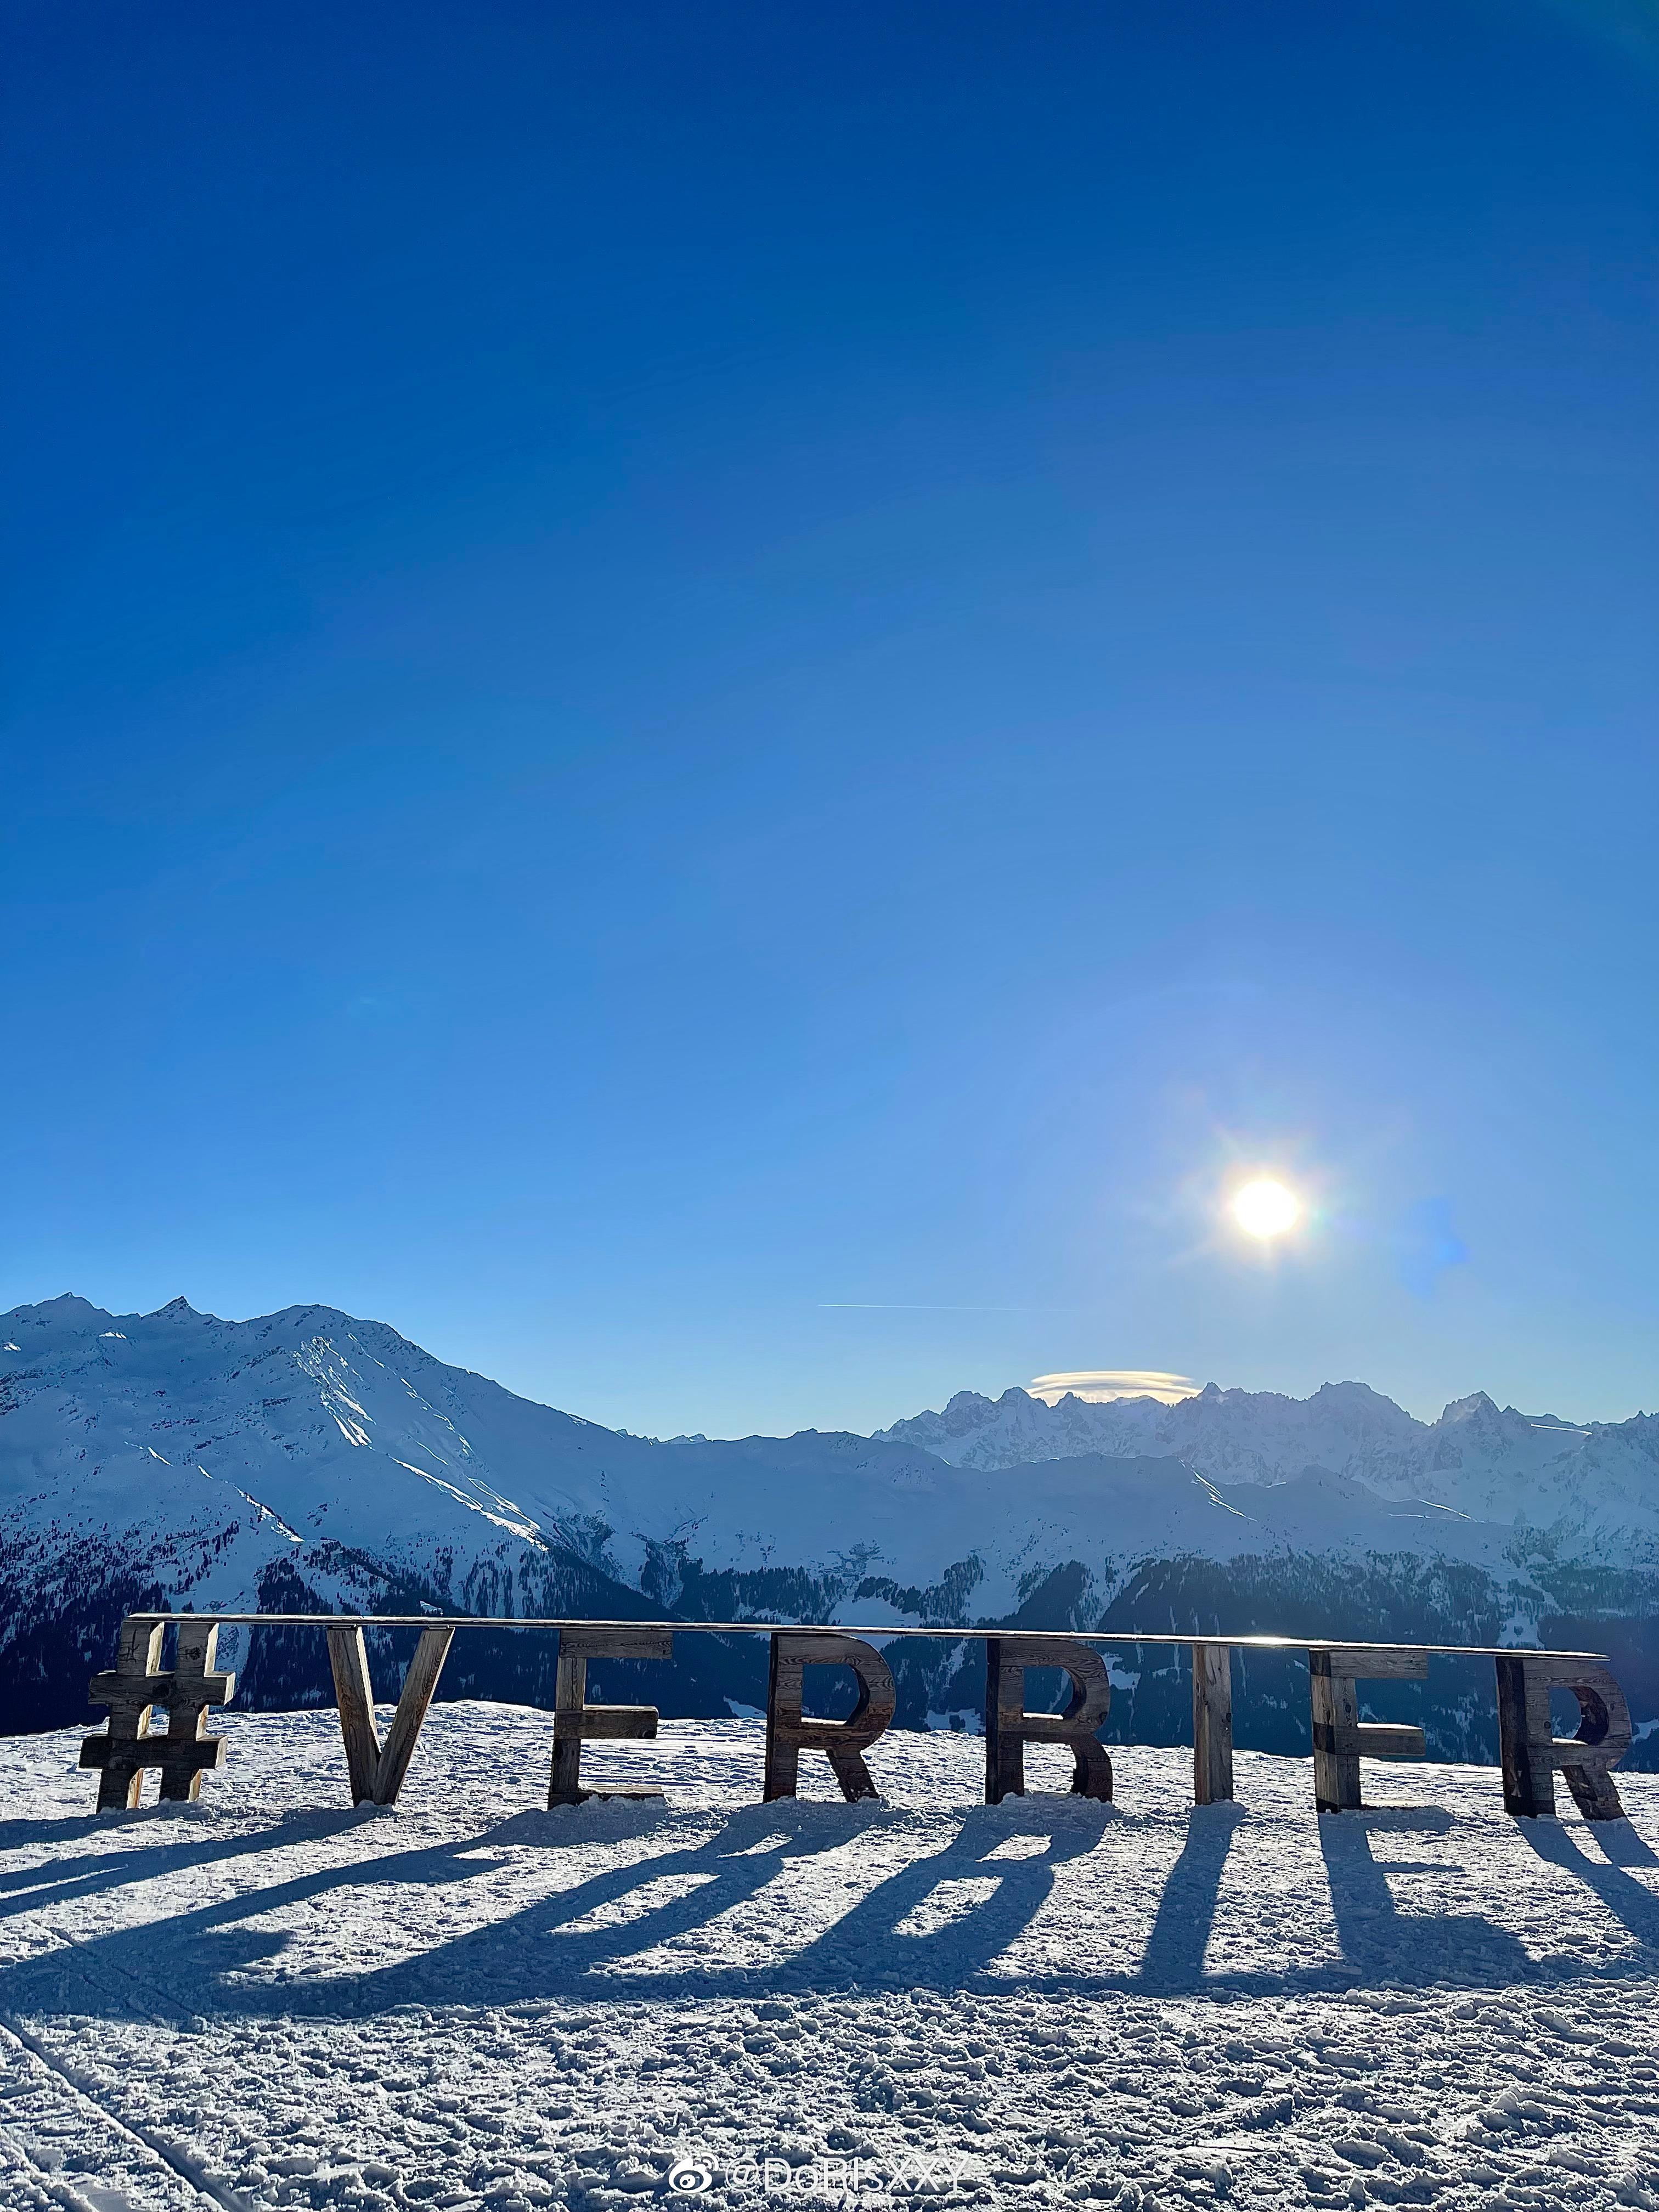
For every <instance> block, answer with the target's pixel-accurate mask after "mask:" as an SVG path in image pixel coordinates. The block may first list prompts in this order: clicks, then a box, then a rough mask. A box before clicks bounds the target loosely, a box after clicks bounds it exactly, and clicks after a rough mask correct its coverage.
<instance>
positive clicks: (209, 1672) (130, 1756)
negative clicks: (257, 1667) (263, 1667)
mask: <svg viewBox="0 0 1659 2212" xmlns="http://www.w3.org/2000/svg"><path fill="white" fill-rule="evenodd" d="M165 1626H166V1624H165V1623H164V1622H162V1621H160V1620H156V1619H155V1616H154V1614H143V1613H135V1614H132V1615H131V1616H130V1617H129V1618H128V1619H127V1620H124V1621H123V1622H122V1624H121V1634H120V1639H119V1642H118V1645H117V1649H116V1659H115V1665H114V1667H113V1668H112V1669H111V1670H110V1671H109V1672H107V1673H106V1674H94V1676H93V1678H92V1680H91V1681H90V1682H89V1683H88V1685H87V1700H88V1704H89V1705H107V1706H108V1707H109V1727H108V1729H106V1732H105V1733H104V1734H103V1735H89V1736H88V1737H86V1738H85V1740H84V1741H82V1746H81V1765H82V1766H83V1767H85V1768H88V1769H90V1768H94V1767H96V1768H98V1769H100V1770H101V1771H100V1775H99V1781H98V1810H99V1811H100V1813H118V1812H123V1811H130V1810H131V1808H133V1807H135V1806H136V1805H137V1804H138V1802H140V1799H141V1798H142V1796H143V1787H144V1771H145V1769H146V1768H148V1767H152V1766H153V1767H158V1768H159V1769H160V1770H161V1798H162V1801H163V1802H173V1803H178V1804H187V1803H189V1802H191V1800H192V1799H193V1798H196V1797H199V1796H200V1795H201V1792H202V1776H203V1774H204V1772H207V1771H210V1770H211V1769H213V1768H215V1767H219V1766H222V1765H224V1763H225V1742H224V1738H223V1737H222V1736H217V1735H209V1734H208V1732H207V1708H208V1707H209V1706H210V1705H224V1704H225V1703H226V1702H227V1701H228V1699H230V1698H231V1697H233V1696H234V1694H235V1690H236V1677H235V1676H234V1674H219V1673H217V1672H216V1670H215V1666H214V1662H215V1659H216V1656H217V1653H218V1645H219V1626H218V1623H217V1622H216V1621H211V1620H195V1619H190V1620H182V1621H180V1622H179V1650H178V1655H177V1658H176V1661H175V1663H174V1665H173V1668H172V1669H171V1671H170V1672H168V1673H167V1674H163V1673H162V1672H161V1637H162V1634H163V1632H164V1629H165ZM157 1705H164V1706H165V1707H166V1708H167V1728H166V1730H165V1731H161V1730H156V1731H154V1732H152V1730H151V1728H150V1716H151V1713H152V1712H153V1711H154V1709H155V1706H157Z"/></svg>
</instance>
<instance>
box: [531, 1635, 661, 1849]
mask: <svg viewBox="0 0 1659 2212" xmlns="http://www.w3.org/2000/svg"><path fill="white" fill-rule="evenodd" d="M673 1656H674V1637H673V1632H672V1630H671V1629H666V1628H562V1629H561V1630H560V1631H559V1669H558V1673H557V1675H556V1677H555V1680H554V1686H553V1771H552V1775H551V1778H550V1781H549V1783H548V1789H547V1802H548V1804H549V1805H550V1806H553V1805H580V1804H584V1803H585V1802H586V1800H587V1799H588V1798H590V1797H660V1796H662V1794H663V1793H662V1791H661V1790H655V1789H632V1790H625V1789H622V1788H617V1787H612V1786H610V1785H606V1786H605V1787H602V1788H600V1789H598V1790H588V1789H586V1788H584V1786H583V1784H582V1744H583V1742H584V1741H591V1740H592V1739H594V1738H599V1739H603V1740H605V1741H610V1742H613V1743H614V1742H616V1741H619V1740H621V1739H625V1738H629V1737H633V1738H636V1739H637V1738H644V1739H646V1740H647V1741H648V1740H649V1739H650V1738H652V1737H654V1735H656V1733H657V1708H656V1707H655V1706H654V1705H589V1704H588V1702H587V1662H588V1661H589V1660H590V1659H671V1658H672V1657H673Z"/></svg>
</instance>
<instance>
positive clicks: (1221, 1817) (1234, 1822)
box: [1140, 1804, 1247, 1996]
mask: <svg viewBox="0 0 1659 2212" xmlns="http://www.w3.org/2000/svg"><path fill="white" fill-rule="evenodd" d="M1246 1817H1247V1816H1246V1814H1245V1812H1244V1808H1243V1806H1242V1805H1226V1804H1223V1805H1194V1808H1193V1809H1192V1811H1191V1813H1190V1814H1188V1819H1187V1840H1186V1842H1185V1843H1184V1844H1182V1847H1181V1857H1179V1858H1178V1859H1177V1860H1176V1863H1175V1864H1174V1865H1173V1866H1172V1867H1171V1868H1170V1871H1169V1875H1168V1876H1167V1878H1166V1880H1165V1881H1164V1893H1163V1895H1162V1896H1161V1897H1160V1898H1159V1899H1158V1917H1157V1918H1156V1919H1155V1920H1154V1921H1153V1923H1152V1935H1151V1936H1149V1937H1148V1939H1147V1942H1146V1956H1145V1958H1144V1959H1143V1960H1141V1962H1140V1982H1141V1985H1142V1987H1143V1988H1144V1989H1145V1990H1146V1991H1147V1993H1148V1994H1149V1995H1152V1996H1171V1995H1174V1994H1175V1993H1176V1992H1177V1991H1180V1990H1195V1989H1197V1987H1198V1986H1199V1984H1200V1981H1201V1980H1202V1978H1203V1974H1204V1952H1205V1948H1206V1945H1207V1944H1208V1942H1209V1940H1210V1929H1211V1926H1212V1923H1213V1922H1214V1919H1215V1908H1216V1900H1217V1899H1218V1898H1219V1896H1220V1894H1221V1873H1222V1869H1223V1868H1224V1867H1225V1865H1226V1863H1227V1852H1228V1849H1229V1847H1230V1845H1231V1843H1232V1839H1233V1835H1234V1832H1235V1831H1236V1830H1237V1828H1239V1827H1240V1826H1242V1824H1243V1821H1244V1820H1245V1818H1246Z"/></svg>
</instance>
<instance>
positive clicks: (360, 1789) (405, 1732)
mask: <svg viewBox="0 0 1659 2212" xmlns="http://www.w3.org/2000/svg"><path fill="white" fill-rule="evenodd" d="M454 1638H455V1632H454V1630H453V1628H448V1627H444V1628H428V1629H426V1630H424V1631H423V1632H422V1636H421V1640H420V1642H419V1643H418V1644H416V1646H415V1656H414V1657H413V1659H411V1660H410V1662H409V1672H408V1674H405V1675H404V1686H403V1690H402V1692H401V1693H400V1694H399V1696H398V1710H397V1711H396V1712H395V1713H394V1714H393V1715H392V1727H391V1729H390V1730H389V1731H388V1732H387V1735H386V1742H385V1745H384V1746H382V1744H381V1742H380V1735H379V1733H378V1732H377V1730H376V1729H375V1726H374V1690H373V1688H372V1687H371V1686H370V1684H369V1679H368V1649H367V1647H366V1646H365V1644H364V1643H363V1632H362V1629H361V1628H331V1629H330V1630H329V1632H328V1660H329V1665H330V1666H331V1668H332V1669H333V1672H334V1702H335V1704H336V1705H337V1706H338V1707H339V1711H340V1734H341V1735H342V1736H343V1738H344V1739H345V1753H346V1773H347V1776H348V1778H349V1780H350V1784H351V1802H352V1803H353V1804H354V1805H363V1804H369V1805H395V1804H396V1803H397V1802H398V1791H399V1790H401V1789H402V1788H403V1786H404V1775H405V1774H407V1773H408V1771H409V1762H410V1759H412V1758H413V1757H414V1755H415V1746H416V1741H418V1739H419V1736H420V1733H421V1723H422V1721H423V1720H424V1719H425V1718H426V1716H427V1711H428V1707H429V1706H430V1705H431V1703H432V1699H433V1697H434V1694H435V1692H436V1690H437V1687H438V1677H439V1675H440V1674H442V1672H443V1668H444V1661H445V1660H446V1659H447V1657H448V1656H449V1647H450V1645H451V1644H452V1643H453V1641H454Z"/></svg>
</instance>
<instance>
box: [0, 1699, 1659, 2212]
mask: <svg viewBox="0 0 1659 2212" xmlns="http://www.w3.org/2000/svg"><path fill="white" fill-rule="evenodd" d="M222 1725H223V1727H224V1729H225V1732H226V1734H227V1735H228V1737H229V1739H230V1746H231V1748H230V1758H229V1764H228V1766H227V1768H226V1769H225V1771H223V1772H222V1773H220V1774H216V1775H210V1777H209V1778H207V1780H206V1782H205V1783H204V1791H203V1798H202V1802H201V1803H200V1804H199V1805H197V1806H193V1807H189V1808H172V1809H168V1810H166V1811H161V1810H157V1811H152V1812H143V1813H137V1814H120V1815H115V1816H107V1815H106V1816H104V1817H103V1818H101V1819H98V1818H94V1816H92V1815H91V1814H89V1812H88V1800H89V1794H90V1790H91V1778H90V1777H88V1775H86V1774H83V1773H80V1772H77V1771H75V1758H76V1750H77V1748H78V1741H79V1737H78V1733H76V1732H64V1733H61V1734H58V1735H44V1736H33V1737H14V1738H12V1739H10V1740H9V1741H7V1742H6V1743H5V1744H4V1745H3V1746H0V1772H3V1777H4V1786H5V1796H6V1802H7V1818H6V1820H5V1823H4V1825H3V1828H0V1884H3V1894H4V1896H5V1898H6V1899H7V1907H6V1912H5V1915H4V1917H3V1923H0V2202H3V2203H5V2204H6V2205H7V2206H8V2207H12V2206H16V2207H20V2208H21V2207H23V2206H38V2207H40V2208H43V2212H44V2208H46V2207H47V2206H53V2207H64V2208H69V2209H70V2212H88V2208H90V2212H185V2208H189V2212H200V2208H201V2207H202V2206H203V2205H204V2204H210V2203H214V2204H218V2205H220V2206H223V2207H233V2208H234V2207H244V2208H249V2207H260V2208H263V2207H267V2206H272V2207H274V2206H277V2205H295V2206H301V2205H303V2206H315V2207H322V2206H325V2205H340V2206H356V2207H360V2208H362V2212H370V2208H375V2212H380V2208H390V2207H393V2206H411V2207H412V2206H441V2207H443V2208H444V2212H526V2208H530V2207H539V2206H545V2205H553V2204H563V2205H569V2206H573V2207H577V2208H592V2212H620V2208H622V2207H624V2206H627V2205H630V2204H638V2203H645V2202H648V2201H652V2200H653V2199H661V2198H663V2197H667V2196H669V2195H671V2194H676V2193H680V2192H681V2191H682V2190H684V2185H685V2184H686V2183H687V2182H690V2183H696V2182H698V2181H700V2180H701V2179H702V2177H703V2175H704V2174H707V2175H708V2187H707V2188H706V2189H693V2190H690V2191H686V2193H689V2194H690V2195H691V2196H692V2197H693V2201H696V2202H701V2203H709V2204H712V2205H722V2206H723V2205H732V2206H739V2205H750V2206H757V2205H761V2204H763V2203H767V2202H769V2201H775V2200H776V2199H778V2198H779V2197H782V2196H783V2195H784V2194H786V2193H787V2195H788V2196H789V2197H790V2198H791V2199H793V2200H794V2201H801V2202H812V2203H831V2202H846V2201H848V2197H849V2193H850V2197H851V2201H852V2202H854V2203H878V2202H883V2201H902V2202H915V2201H917V2200H918V2199H920V2200H921V2201H925V2202H938V2203H981V2204H994V2205H995V2204H1002V2205H1008V2206H1024V2205H1030V2204H1047V2203H1076V2202H1079V2201H1099V2202H1103V2203H1111V2204H1115V2205H1118V2206H1121V2207H1123V2208H1125V2212H1152V2208H1154V2207H1158V2208H1164V2207H1176V2206H1185V2205H1189V2204H1194V2205H1212V2204H1215V2203H1224V2202H1225V2203H1227V2204H1230V2205H1232V2206H1238V2207H1259V2208H1261V2212H1267V2208H1270V2207H1271V2208H1274V2212H1278V2208H1287V2212H1288V2208H1291V2207H1304V2206H1308V2205H1336V2204H1348V2203H1366V2202H1379V2203H1433V2204H1436V2205H1440V2206H1445V2207H1448V2208H1458V2212H1462V2208H1466V2207H1467V2208H1474V2207H1477V2206H1478V2207H1482V2208H1494V2212H1495V2208H1498V2207H1500V2206H1501V2207H1509V2206H1523V2205H1529V2206H1538V2207H1543V2208H1547V2212H1558V2208H1563V2207H1567V2206H1583V2207H1586V2208H1602V2207H1607V2208H1611V2207H1613V2206H1614V2205H1615V2204H1619V2205H1629V2206H1638V2207H1639V2206H1649V2207H1652V2206H1655V2205H1659V1987H1656V1973H1659V1779H1655V1778H1649V1777H1645V1776H1638V1777H1635V1778H1629V1777H1626V1778H1621V1783H1620V1788H1621V1790H1622V1793H1623V1796H1624V1799H1625V1803H1626V1808H1627V1810H1628V1812H1629V1814H1630V1818H1629V1819H1628V1820H1626V1821H1619V1822H1613V1823H1609V1824H1607V1825H1604V1826H1596V1827H1587V1826H1584V1825H1583V1823H1582V1822H1580V1821H1578V1820H1576V1819H1574V1818H1572V1817H1571V1816H1570V1817H1568V1818H1566V1819H1564V1820H1559V1821H1557V1820H1537V1821H1516V1820H1509V1819H1507V1818H1506V1817H1505V1816H1504V1813H1503V1811H1502V1809H1501V1800H1500V1797H1499V1792H1498V1778H1497V1777H1496V1776H1495V1775H1494V1774H1492V1772H1491V1771H1486V1770H1480V1769H1472V1768H1459V1767H1451V1766H1425V1765H1398V1764H1390V1765H1388V1766H1386V1767H1374V1766H1372V1765H1370V1764H1369V1763H1368V1765H1367V1769H1366V1784H1365V1786H1366V1795H1367V1798H1368V1801H1370V1802H1371V1803H1372V1804H1373V1806H1374V1809H1371V1810H1368V1811H1366V1812H1364V1813H1359V1814H1341V1815H1339V1816H1335V1817H1330V1816H1327V1817H1326V1818H1323V1819H1320V1818H1318V1817H1316V1814H1314V1812H1313V1809H1312V1803H1311V1790H1310V1777H1309V1768H1308V1765H1307V1764H1306V1763H1305V1762H1304V1761H1300V1760H1291V1759H1274V1758H1267V1757H1261V1756H1255V1755H1251V1754H1248V1753H1247V1754H1243V1755H1242V1756H1241V1758H1240V1760H1239V1765H1238V1802H1237V1804H1235V1805H1232V1806H1214V1807H1207V1808H1193V1807H1192V1806H1191V1804H1190V1802H1189V1796H1190V1780H1191V1776H1190V1760H1189V1759H1188V1758H1183V1756H1182V1754H1181V1753H1176V1752H1170V1751H1161V1750H1157V1749H1151V1748H1146V1747H1130V1748H1127V1749H1125V1750H1123V1751H1121V1752H1120V1753H1115V1765H1116V1767H1117V1802H1116V1803H1115V1805H1113V1806H1103V1805H1096V1804H1092V1803H1090V1802H1086V1801H1084V1800H1080V1799H1075V1798H1071V1797H1068V1796H1036V1795H1033V1796H1029V1797H1027V1798H1025V1799H1024V1800H1010V1801H1008V1802H1006V1803H1005V1804H1003V1805H1001V1806H1000V1807H995V1808H992V1807H987V1806H985V1805H983V1804H981V1803H980V1802H977V1800H978V1797H979V1785H980V1780H981V1773H980V1759H981V1747H980V1746H979V1745H977V1744H976V1743H974V1742H973V1741H969V1740H967V1739H964V1738H963V1737H961V1736H952V1735H915V1734H906V1733H904V1732H901V1731H895V1732H893V1733H891V1734H890V1735H888V1736H886V1737H884V1739H883V1740H882V1741H881V1743H880V1744H879V1745H878V1746H877V1747H876V1749H875V1751H874V1753H872V1766H873V1768H874V1770H875V1771H876V1772H877V1775H878V1781H879V1783H880V1784H881V1787H882V1790H883V1792H884V1799H885V1802H883V1803H881V1804H879V1805H864V1806H859V1807H849V1806H846V1805H843V1804H842V1803H841V1802H839V1800H838V1799H837V1798H836V1797H835V1796H834V1792H833V1785H832V1784H831V1783H830V1778H829V1769H828V1765H827V1763H826V1762H825V1761H824V1760H823V1759H821V1758H817V1759H813V1760H811V1762H808V1763H805V1764H804V1765H803V1771H802V1786H803V1790H804V1791H805V1790H811V1791H812V1792H814V1793H815V1794H814V1795H813V1796H803V1797H802V1798H801V1799H800V1800H799V1801H798V1802H794V1803H793V1804H785V1805H771V1806H764V1805H762V1804H760V1803H758V1802H756V1801H757V1798H758V1796H759V1778H760V1765H761V1734H762V1731H761V1729H760V1728H759V1726H758V1724H757V1723H746V1722H742V1721H726V1722H717V1723H695V1722H684V1723H665V1726H664V1729H663V1734H662V1735H661V1737H660V1738H659V1741H657V1742H656V1743H655V1744H653V1745H648V1746H638V1747H633V1746H626V1747H624V1746H617V1747H599V1748H596V1749H595V1751H594V1753H592V1759H593V1765H594V1771H595V1772H596V1773H603V1772H606V1771H608V1772H610V1773H611V1775H613V1776H614V1777H616V1778H618V1779H622V1778H627V1779H631V1780H635V1781H646V1780H651V1781H656V1782H659V1783H660V1784H663V1785H664V1786H665V1790H667V1793H668V1794H667V1796H666V1799H665V1802H663V1803H661V1804H660V1805H658V1806H655V1807H639V1806H628V1805H623V1804H621V1803H610V1804H606V1803H601V1802H591V1803H589V1804H587V1805H586V1806H583V1807H580V1808H573V1809H568V1810H562V1811H560V1812H556V1813H549V1812H547V1811H545V1810H544V1809H543V1803H544V1793H545V1788H546V1772H547V1759H548V1754H549V1747H550V1727H549V1723H548V1720H547V1717H546V1716H545V1714H544V1713H540V1712H536V1711H527V1710H525V1709H522V1708H513V1707H506V1706H500V1705H477V1704H468V1705H448V1706H444V1707H440V1708H439V1709H438V1710H437V1711H435V1713H434V1714H433V1716H432V1717H431V1719H430V1721H429V1722H428V1727H427V1729H426V1732H425V1734H424V1735H423V1736H422V1742H421V1747H420V1749H419V1752H418V1754H417V1756H416V1762H415V1765H414V1767H413V1769H412V1770H411V1773H410V1780H409V1783H408V1785H407V1788H406V1790H405V1792H404V1799H403V1802H402V1804H401V1805H400V1807H399V1808H398V1809H397V1810H396V1811H395V1812H378V1813H377V1812H371V1811H369V1810H368V1809H367V1808H365V1809H363V1810H362V1811H359V1812H353V1811H351V1810H349V1808H348V1807H347V1804H346V1794H347V1793H346V1788H345V1773H344V1762H343V1755H342V1753H341V1747H340V1741H339V1735H338V1731H337V1727H336V1725H335V1722H334V1717H333V1716H332V1715H331V1714H329V1713H307V1714H294V1715H283V1716H274V1715H273V1716H264V1715H247V1714H237V1713H234V1712H233V1713H232V1714H230V1715H228V1716H227V1717H225V1719H224V1721H223V1723H222ZM1046 1779H1047V1777H1045V1776H1043V1775H1040V1774H1037V1775H1034V1780H1035V1781H1037V1782H1042V1781H1044V1780H1046ZM768 2161H770V2164H769V2163H768ZM677 2168H678V2172H679V2181H678V2184H674V2185H671V2183H670V2179H669V2177H670V2175H671V2173H672V2172H675V2170H676V2169H677Z"/></svg>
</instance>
